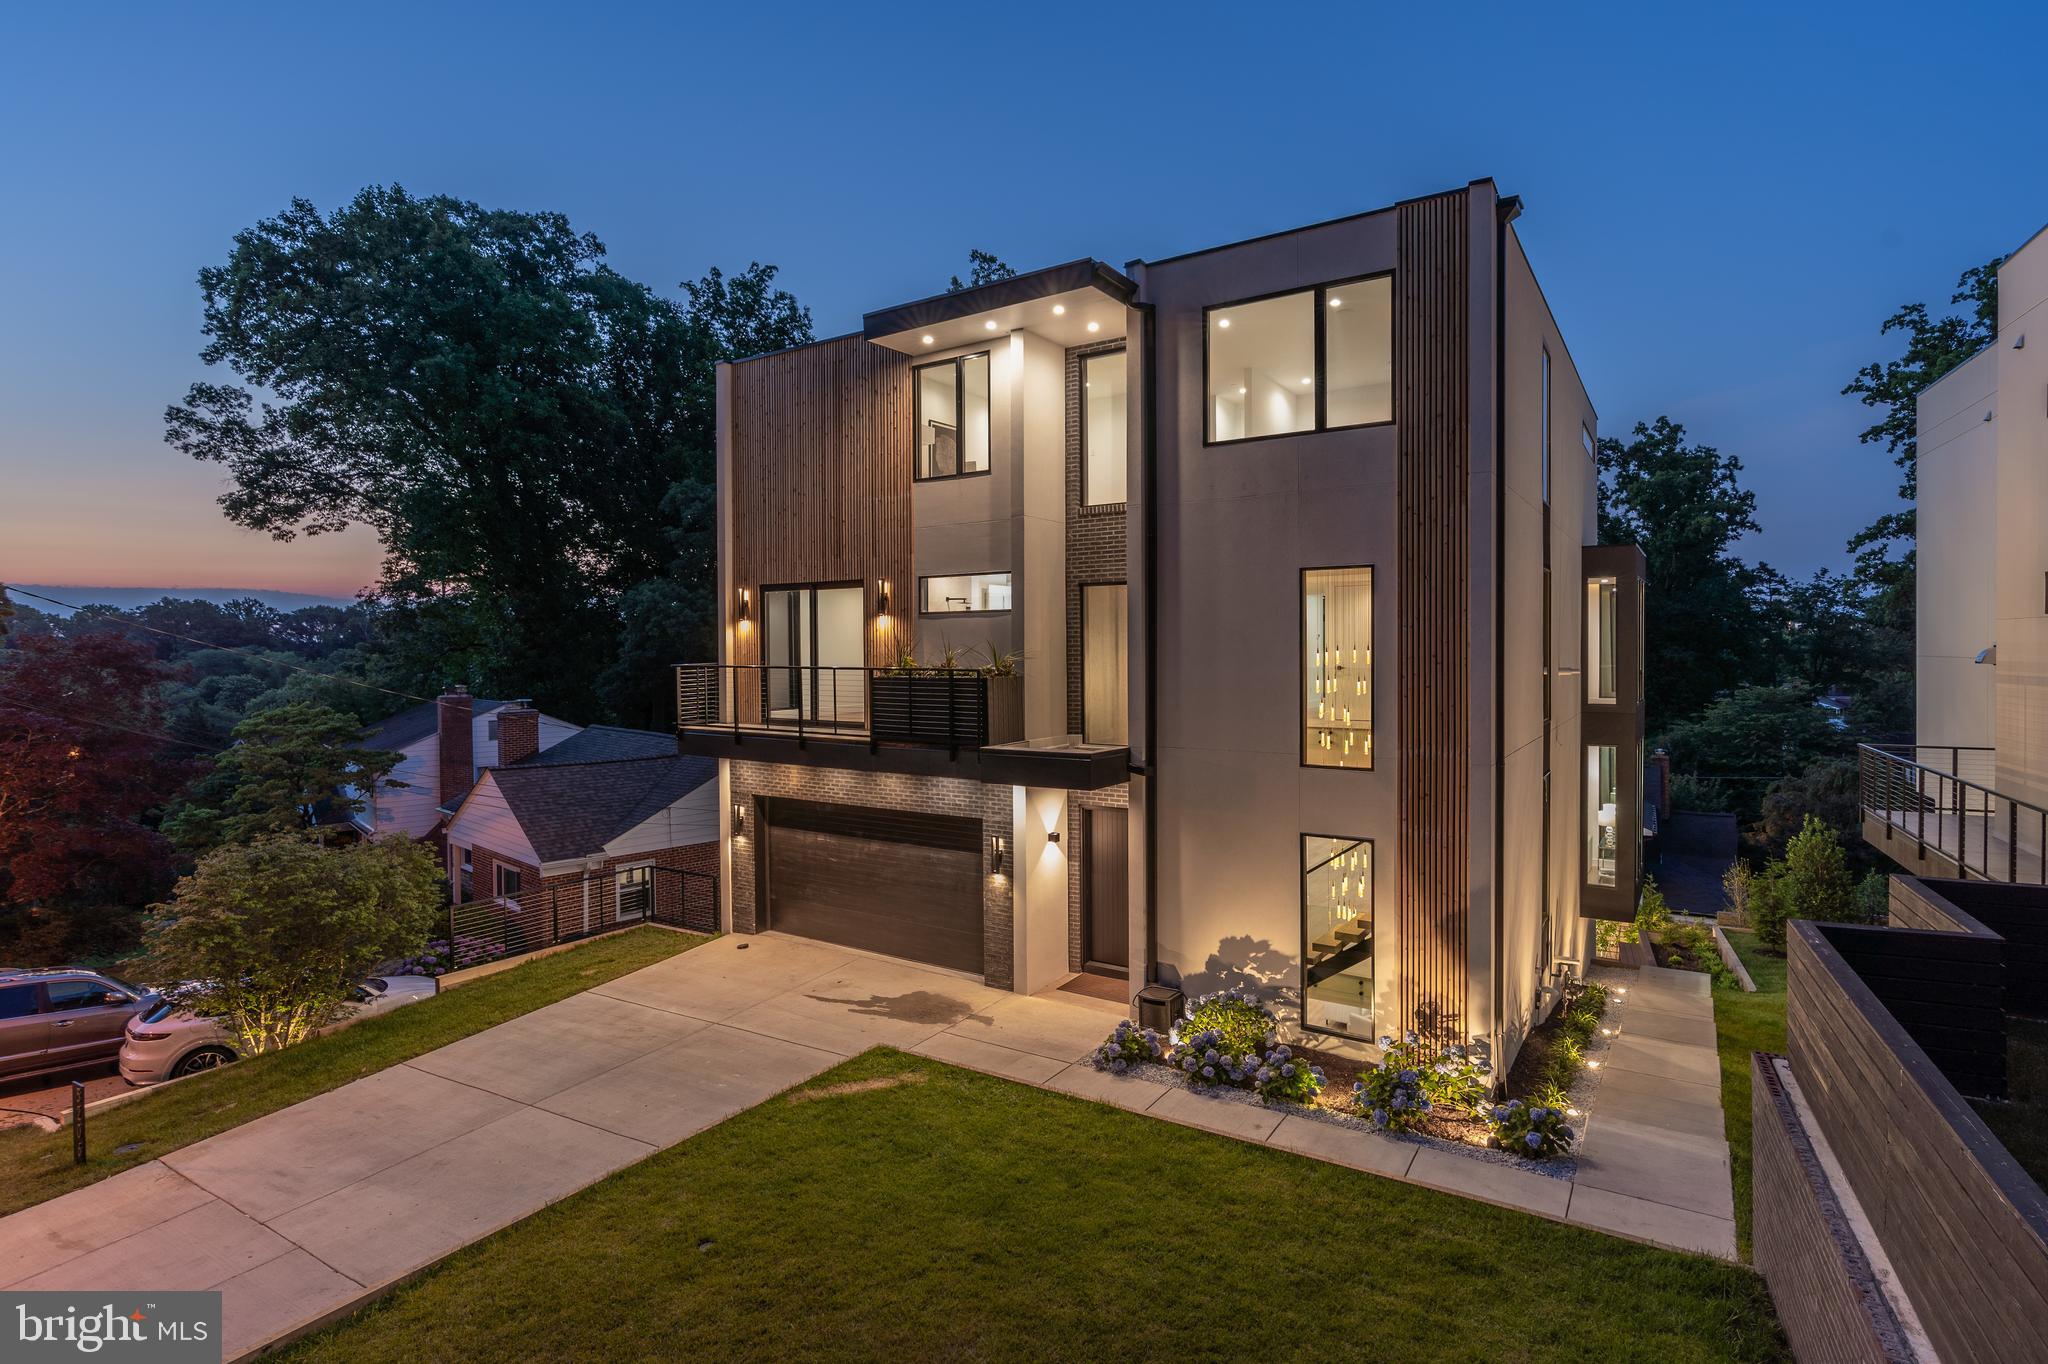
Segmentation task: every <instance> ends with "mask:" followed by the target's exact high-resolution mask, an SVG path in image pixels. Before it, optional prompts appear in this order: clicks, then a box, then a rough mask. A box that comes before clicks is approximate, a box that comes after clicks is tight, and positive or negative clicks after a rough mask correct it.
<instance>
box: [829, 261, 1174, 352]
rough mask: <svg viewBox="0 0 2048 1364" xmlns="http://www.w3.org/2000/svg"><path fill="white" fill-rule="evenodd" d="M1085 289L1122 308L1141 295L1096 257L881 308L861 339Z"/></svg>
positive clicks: (869, 319)
mask: <svg viewBox="0 0 2048 1364" xmlns="http://www.w3.org/2000/svg"><path fill="white" fill-rule="evenodd" d="M1080 289H1094V290H1097V291H1098V292H1100V293H1103V294H1106V295H1108V296H1109V297H1110V298H1111V299H1113V300H1115V301H1116V302H1117V303H1129V302H1130V301H1131V300H1132V299H1134V298H1136V297H1137V296H1138V286H1137V285H1136V284H1134V283H1132V282H1131V280H1130V279H1129V278H1127V277H1126V276H1125V275H1124V274H1123V273H1122V272H1121V271H1118V270H1113V269H1111V268H1110V267H1109V266H1107V265H1104V264H1103V263H1102V262H1101V261H1099V260H1095V259H1094V258H1092V257H1084V258H1082V259H1081V260H1073V261H1068V262H1067V263H1066V264H1064V265H1048V266H1047V267H1046V268H1045V269H1043V270H1033V271H1031V272H1030V273H1029V274H1023V275H1012V276H1010V277H1009V278H1008V279H999V280H994V281H992V282H990V283H988V284H980V285H976V286H975V287H974V288H971V289H956V290H954V291H952V292H951V293H944V294H933V295H932V296H931V297H930V298H921V299H918V300H917V301H916V302H915V303H899V304H898V305H896V306H895V307H893V308H882V309H879V310H878V311H876V312H872V313H869V314H867V315H866V316H865V317H863V318H862V319H861V335H862V336H865V337H866V338H867V339H868V340H870V341H879V340H882V339H883V338H884V337H893V336H899V335H901V334H902V333H904V332H911V331H922V330H929V329H931V328H934V327H941V326H944V325H945V324H946V323H948V322H957V321H959V320H960V319H962V318H967V317H974V316H977V315H979V314H981V313H989V312H999V311H1001V310H1003V309H1005V308H1014V307H1017V306H1018V305H1020V304H1024V303H1034V302H1037V301H1038V300H1040V299H1045V298H1050V297H1052V296H1053V295H1055V294H1066V293H1072V292H1074V291H1076V290H1080Z"/></svg>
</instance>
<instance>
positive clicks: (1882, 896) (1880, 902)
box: [1856, 867, 1892, 924]
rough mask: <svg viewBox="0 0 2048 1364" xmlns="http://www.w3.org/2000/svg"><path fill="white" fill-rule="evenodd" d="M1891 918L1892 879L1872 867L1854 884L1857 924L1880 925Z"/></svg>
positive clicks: (1880, 870)
mask: <svg viewBox="0 0 2048 1364" xmlns="http://www.w3.org/2000/svg"><path fill="white" fill-rule="evenodd" d="M1891 916H1892V878H1891V877H1889V876H1887V875H1885V873H1884V872H1883V870H1882V869H1880V868H1876V867H1873V868H1871V869H1870V870H1869V871H1868V872H1866V873H1864V876H1863V879H1862V880H1861V881H1858V882H1857V883H1856V918H1857V921H1858V922H1859V923H1866V924H1881V923H1884V922H1886V921H1887V920H1889V919H1890V918H1891Z"/></svg>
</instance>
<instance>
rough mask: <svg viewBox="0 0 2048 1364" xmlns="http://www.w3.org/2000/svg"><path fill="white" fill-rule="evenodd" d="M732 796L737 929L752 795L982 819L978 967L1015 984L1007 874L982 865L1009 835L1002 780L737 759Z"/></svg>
mask: <svg viewBox="0 0 2048 1364" xmlns="http://www.w3.org/2000/svg"><path fill="white" fill-rule="evenodd" d="M731 776H732V798H733V799H734V800H736V801H739V802H741V803H742V804H744V805H745V806H746V809H747V831H746V833H745V834H744V835H742V836H741V837H738V838H735V839H734V840H733V857H732V927H733V931H734V932H735V933H756V932H759V931H760V925H759V924H758V923H756V922H755V908H756V906H755V903H754V885H755V877H754V869H755V858H756V857H758V856H759V854H760V837H761V821H760V812H759V809H758V807H756V805H755V804H754V797H756V796H770V797H774V796H786V797H792V798H794V799H798V800H814V801H822V802H825V803H828V804H833V805H854V806H863V807H866V808H869V809H881V810H916V811H920V812H923V813H927V814H934V815H952V816H956V817H959V818H963V819H976V820H980V821H981V858H982V870H983V873H984V874H983V876H982V882H981V884H982V902H981V934H982V968H983V975H984V979H985V980H986V981H987V983H988V984H989V985H990V986H991V987H992V988H994V989H998V990H1007V989H1010V988H1011V987H1012V985H1013V984H1014V980H1015V977H1014V975H1013V971H1014V966H1015V961H1016V933H1015V929H1014V926H1013V922H1012V909H1011V878H1010V877H1008V876H991V875H988V874H986V873H987V872H988V856H989V839H990V838H991V837H992V836H993V835H995V834H999V833H1000V834H1003V835H1005V836H1011V835H1012V834H1013V832H1014V831H1013V830H1012V828H1011V823H1012V819H1011V815H1012V807H1011V794H1010V788H1009V787H1008V786H993V785H985V784H983V783H981V782H978V781H961V780H957V779H955V778H952V777H909V776H899V775H897V774H894V773H878V772H846V771H840V770H838V769H834V768H824V767H796V766H790V765H785V764H781V763H756V762H743V761H735V762H734V763H733V764H732V771H731Z"/></svg>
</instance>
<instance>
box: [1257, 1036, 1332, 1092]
mask: <svg viewBox="0 0 2048 1364" xmlns="http://www.w3.org/2000/svg"><path fill="white" fill-rule="evenodd" d="M1252 1084H1253V1087H1254V1088H1256V1089H1257V1090H1258V1091H1259V1097H1260V1098H1262V1099H1277V1100H1279V1101H1281V1102H1284V1103H1296V1104H1305V1103H1310V1102H1312V1101H1313V1100H1314V1099H1315V1097H1316V1095H1317V1094H1319V1093H1321V1092H1322V1088H1323V1072H1322V1068H1321V1067H1319V1066H1312V1065H1310V1064H1309V1063H1308V1062H1306V1061H1303V1060H1301V1059H1299V1058H1298V1057H1296V1056H1295V1054H1294V1049H1293V1048H1291V1047H1287V1046H1278V1047H1275V1048H1273V1049H1272V1050H1271V1051H1269V1052H1267V1053H1266V1054H1265V1056H1264V1057H1263V1058H1262V1059H1261V1060H1260V1062H1259V1068H1258V1069H1257V1070H1256V1071H1254V1072H1253V1073H1252Z"/></svg>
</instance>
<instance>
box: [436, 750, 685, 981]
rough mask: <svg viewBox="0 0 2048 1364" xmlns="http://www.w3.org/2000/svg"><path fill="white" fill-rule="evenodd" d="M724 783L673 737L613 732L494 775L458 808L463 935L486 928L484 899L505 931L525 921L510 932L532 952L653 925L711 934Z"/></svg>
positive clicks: (457, 887) (451, 827) (455, 835)
mask: <svg viewBox="0 0 2048 1364" xmlns="http://www.w3.org/2000/svg"><path fill="white" fill-rule="evenodd" d="M717 777H718V765H717V764H716V763H715V762H713V761H711V760H710V759H708V758H693V757H688V756H685V755H683V754H679V753H677V752H676V741H675V736H674V735H672V734H651V733H648V732H646V731H644V730H632V729H617V728H614V727H612V726H609V725H592V726H590V727H589V728H588V729H584V730H580V731H578V732H577V733H574V734H572V735H569V736H568V737H566V738H564V739H563V740H561V742H559V743H557V744H555V745H553V746H552V747H550V748H547V749H545V750H543V751H540V752H537V753H527V754H524V755H522V756H520V757H517V758H514V759H512V760H509V761H505V762H501V763H500V764H498V765H495V766H492V767H489V768H486V769H485V770H484V772H483V774H482V775H481V776H480V777H478V778H477V780H476V783H475V785H474V786H472V787H471V788H470V789H469V791H468V792H467V793H465V794H464V795H463V797H462V798H461V800H460V801H459V802H458V803H456V804H455V805H454V806H452V807H451V808H450V809H449V811H448V822H447V826H446V841H447V846H446V857H447V862H448V880H449V884H450V886H451V888H452V889H453V891H454V899H455V903H456V906H457V922H458V924H462V923H465V922H470V923H474V922H476V921H477V920H476V916H473V915H467V914H466V913H465V912H464V910H463V907H464V906H467V905H472V904H477V903H479V902H482V903H485V904H488V905H490V906H492V911H491V912H490V913H489V915H488V916H487V917H488V918H489V919H490V921H491V923H492V925H493V927H494V929H495V930H496V931H498V932H501V933H503V932H504V931H505V930H506V917H505V915H504V913H503V912H502V911H503V910H504V909H507V908H512V909H516V910H517V911H518V913H519V914H522V915H523V916H524V918H525V922H523V923H516V924H514V925H512V927H513V928H514V929H515V930H516V932H515V934H514V936H516V937H517V938H518V939H519V940H520V941H521V942H522V943H525V944H527V945H541V943H540V942H539V940H540V939H545V940H546V942H549V943H552V942H556V941H560V940H562V939H565V938H573V937H582V936H585V935H588V934H590V933H596V932H602V931H604V930H606V929H609V928H614V927H617V926H618V925H620V924H623V923H633V922H638V921H640V920H643V919H653V918H658V919H660V920H661V921H662V922H666V923H682V922H685V921H686V920H695V921H696V922H697V923H699V924H700V925H701V926H704V927H709V926H710V922H711V920H712V918H713V897H714V896H715V894H716V891H715V880H714V878H715V877H716V876H717V874H718V781H717ZM686 910H688V911H689V913H688V914H686V913H685V911H686ZM542 920H545V924H544V925H543V924H542V923H541V922H540V921H542Z"/></svg>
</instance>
